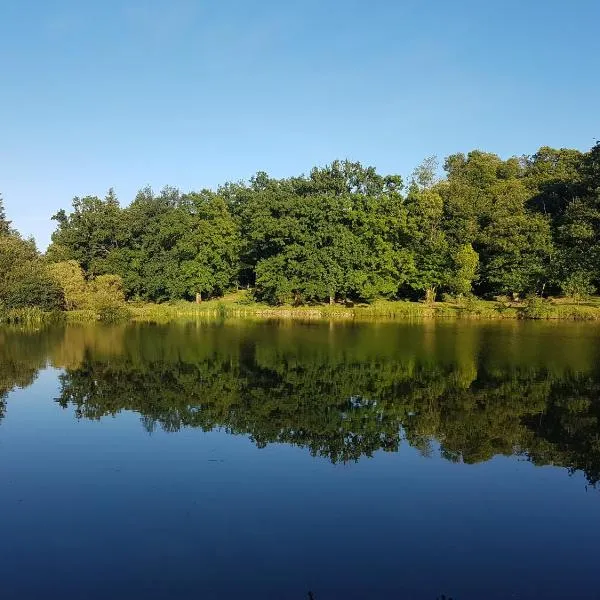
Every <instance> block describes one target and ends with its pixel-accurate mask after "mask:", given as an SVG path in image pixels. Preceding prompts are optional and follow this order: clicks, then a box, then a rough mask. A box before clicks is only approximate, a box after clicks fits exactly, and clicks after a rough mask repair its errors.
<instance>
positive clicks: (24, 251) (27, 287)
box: [0, 232, 63, 311]
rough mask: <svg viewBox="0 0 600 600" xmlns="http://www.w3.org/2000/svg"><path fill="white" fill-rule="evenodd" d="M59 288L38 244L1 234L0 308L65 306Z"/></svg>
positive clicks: (49, 308)
mask: <svg viewBox="0 0 600 600" xmlns="http://www.w3.org/2000/svg"><path fill="white" fill-rule="evenodd" d="M62 306H63V297H62V292H61V289H60V287H59V286H58V285H57V284H56V282H55V281H54V280H53V278H52V277H51V276H50V274H49V273H48V271H47V269H46V266H45V265H44V263H43V261H42V259H41V258H40V256H39V254H38V252H37V250H36V247H35V243H34V242H33V241H32V240H23V239H22V238H21V237H20V236H19V235H18V234H17V233H15V232H8V233H4V234H2V233H0V310H2V311H10V310H15V309H27V308H38V309H41V310H43V311H53V310H58V309H60V308H62Z"/></svg>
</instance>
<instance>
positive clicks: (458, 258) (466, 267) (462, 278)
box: [451, 244, 479, 296]
mask: <svg viewBox="0 0 600 600" xmlns="http://www.w3.org/2000/svg"><path fill="white" fill-rule="evenodd" d="M453 258H454V269H455V274H454V277H453V278H452V283H451V287H452V288H453V290H454V292H455V293H457V294H459V295H463V296H467V295H469V294H471V292H472V291H473V282H474V281H475V279H476V277H477V267H478V266H479V255H478V254H477V252H475V250H473V246H472V245H471V244H465V245H463V246H461V247H460V248H459V249H458V250H457V251H456V253H455V254H454V257H453Z"/></svg>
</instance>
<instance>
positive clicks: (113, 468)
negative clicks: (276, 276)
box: [0, 324, 600, 600]
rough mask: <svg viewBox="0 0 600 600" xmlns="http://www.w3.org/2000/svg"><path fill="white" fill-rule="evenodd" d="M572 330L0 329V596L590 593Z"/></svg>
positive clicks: (591, 376) (593, 424) (592, 392)
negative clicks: (0, 402)
mask: <svg viewBox="0 0 600 600" xmlns="http://www.w3.org/2000/svg"><path fill="white" fill-rule="evenodd" d="M571 327H572V329H569V328H568V327H567V326H562V327H555V328H551V327H549V326H544V327H543V326H540V327H536V326H533V325H532V324H529V325H525V326H522V325H519V326H515V325H513V326H511V327H510V328H508V327H506V326H501V325H489V326H484V325H468V324H467V325H451V324H447V325H444V326H442V325H438V326H432V325H431V324H430V325H428V326H420V325H412V326H409V325H381V324H380V325H362V326H354V327H349V326H340V325H337V326H336V328H335V330H332V329H331V328H330V327H328V326H327V325H323V326H321V325H294V326H289V325H287V326H283V325H281V326H280V325H276V324H272V325H267V324H263V325H254V326H251V325H236V324H229V325H228V324H225V325H223V324H221V325H203V326H194V327H191V326H187V327H183V326H175V325H173V326H169V327H134V326H128V327H121V328H113V329H101V328H95V329H90V328H85V329H83V328H82V329H79V330H74V329H67V330H64V329H56V330H55V329H53V330H48V331H41V332H22V331H21V332H19V331H14V330H7V331H4V332H3V333H2V334H1V335H0V342H1V343H2V350H0V367H1V368H2V373H3V375H2V379H1V380H0V381H1V382H2V383H1V385H3V386H4V387H3V388H2V387H0V397H1V396H2V392H3V389H4V396H3V397H4V401H3V413H4V416H3V418H2V420H0V486H1V487H0V519H1V524H2V526H1V535H0V584H1V590H0V597H1V598H2V599H3V600H4V599H13V598H15V599H20V600H23V599H26V598H62V599H66V598H77V599H83V598H90V599H91V598H93V599H96V598H98V599H100V598H102V599H105V598H127V599H133V598H148V599H150V598H152V599H153V598H261V599H263V598H274V599H278V598H290V599H293V598H297V599H299V600H300V599H306V598H308V597H309V592H310V593H312V595H313V597H314V598H315V599H316V600H326V599H333V598H342V599H345V598H400V599H404V598H406V599H411V598H417V599H421V598H423V599H431V600H434V599H435V598H438V597H439V596H441V595H442V594H445V595H446V596H450V597H452V598H454V599H458V600H467V599H487V598H490V599H492V598H493V599H505V598H521V599H525V598H527V599H529V598H599V597H600V587H599V586H598V579H597V572H598V568H597V565H598V558H597V549H598V545H599V541H600V491H599V490H598V489H596V488H595V487H594V484H595V482H596V481H597V477H598V473H599V472H600V470H599V469H598V465H599V464H600V461H599V457H600V441H599V440H600V435H599V432H600V425H599V423H598V414H599V412H600V407H598V403H599V402H600V399H599V398H598V396H597V395H596V394H597V391H598V389H600V385H599V384H600V377H599V376H598V370H597V362H596V359H597V350H598V347H599V345H600V344H599V339H598V331H597V330H593V329H590V328H587V329H583V328H581V327H577V326H575V325H572V326H571ZM494 340H495V341H494ZM552 340H554V341H555V343H551V342H552ZM509 343H510V347H511V348H512V352H510V353H507V352H506V348H507V345H508V344H509ZM536 349H538V350H539V351H537V350H536ZM15 386H22V387H20V388H19V387H15ZM594 436H596V437H594Z"/></svg>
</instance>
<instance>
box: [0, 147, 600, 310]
mask: <svg viewBox="0 0 600 600" xmlns="http://www.w3.org/2000/svg"><path fill="white" fill-rule="evenodd" d="M444 168H445V171H446V176H445V178H442V179H440V178H439V177H438V172H437V162H436V160H435V158H434V157H431V158H429V159H426V160H425V161H424V162H423V163H422V164H421V165H420V166H418V167H417V168H416V169H415V171H414V173H413V177H412V180H411V184H410V186H409V189H408V191H407V192H406V193H405V192H404V191H403V183H402V178H401V177H400V176H399V175H395V174H388V175H385V174H380V173H378V172H377V171H376V170H375V169H374V168H373V167H369V166H363V165H361V164H360V163H358V162H351V161H348V160H346V161H334V162H332V163H331V164H329V165H326V166H324V167H315V168H313V169H312V170H311V171H310V173H309V174H308V175H301V176H296V177H289V178H283V179H275V178H271V177H269V176H268V175H267V174H266V173H264V172H259V173H257V174H256V175H255V176H254V177H253V178H251V179H250V181H249V182H247V183H245V182H240V183H227V184H225V185H223V186H221V187H220V188H218V189H217V190H216V191H210V190H201V191H200V192H190V193H186V194H183V193H181V192H180V191H179V190H177V189H176V188H171V187H166V188H164V189H163V190H161V191H160V192H159V193H158V194H156V193H154V192H153V191H152V190H151V189H150V188H144V189H142V190H140V191H139V192H138V194H137V195H136V197H135V198H134V200H133V202H131V204H130V205H128V206H126V207H121V206H120V204H119V201H118V200H117V198H116V196H115V194H114V192H113V191H112V190H109V192H108V193H107V195H106V197H105V198H104V199H100V198H98V197H96V196H86V197H83V198H75V199H74V200H73V210H72V211H71V213H70V214H67V213H66V212H65V211H59V212H58V213H57V214H56V215H55V216H54V219H55V220H56V221H57V223H58V225H57V229H56V231H55V232H54V234H53V236H52V244H51V245H50V247H49V249H48V252H47V256H46V258H47V260H48V261H49V262H52V263H58V264H63V266H61V267H52V269H53V280H54V281H58V282H59V284H60V287H61V289H62V290H63V294H65V302H66V305H67V307H68V308H71V309H75V310H89V309H90V308H91V307H92V304H91V303H90V302H88V300H87V299H86V298H87V295H88V291H82V288H83V287H85V286H84V285H83V284H82V282H81V274H82V273H83V278H84V279H85V280H86V281H88V282H89V281H93V280H94V279H95V278H97V277H98V276H102V275H108V274H114V275H118V276H120V277H121V280H122V282H123V291H124V294H125V298H126V299H127V300H140V301H149V302H169V301H177V300H186V301H187V300H192V301H193V300H195V299H197V300H198V301H200V300H202V301H204V300H210V299H213V298H219V297H222V296H223V295H225V294H227V293H228V292H230V291H231V290H234V289H237V288H238V286H243V287H250V288H252V293H253V297H254V298H255V299H257V300H258V301H261V302H267V303H270V304H272V305H284V304H294V305H306V304H308V305H315V304H322V303H328V304H330V305H335V304H336V303H338V304H345V303H347V302H350V303H355V302H367V303H372V302H375V301H378V300H388V299H413V300H414V299H417V298H425V300H426V301H427V303H428V304H433V303H434V302H435V300H436V299H437V298H438V297H439V296H440V295H442V296H443V294H445V293H450V294H453V295H455V296H457V297H460V296H467V295H469V294H473V293H474V294H476V295H477V296H479V297H482V298H490V297H491V298H493V297H496V296H498V295H506V296H510V297H512V298H513V299H518V298H522V297H525V296H527V295H529V294H536V295H553V296H556V295H557V294H559V293H560V292H563V293H566V294H568V295H572V296H573V297H574V298H575V299H576V300H579V299H581V298H584V297H585V296H586V295H588V294H589V293H590V292H591V291H592V290H593V289H598V288H600V175H599V173H600V144H596V145H595V146H594V147H593V148H592V149H591V150H590V151H589V152H585V153H582V152H579V151H578V150H569V149H564V148H562V149H553V148H548V147H541V148H540V149H539V150H538V152H536V153H535V154H534V155H533V156H529V157H527V156H526V157H511V158H508V159H507V160H503V159H501V158H500V157H499V156H497V155H495V154H491V153H488V152H482V151H480V150H473V151H471V152H469V153H468V154H453V155H451V156H449V157H447V159H446V161H445V163H444ZM0 232H4V233H3V234H2V235H4V236H5V237H9V238H11V239H16V238H15V237H14V236H15V235H16V234H14V232H12V231H11V229H10V224H9V221H7V220H6V217H5V216H4V212H3V208H2V204H1V201H0ZM11 236H12V237H11ZM23 243H25V242H23ZM38 258H39V257H38ZM36 260H37V259H36ZM72 261H74V262H72ZM33 262H35V261H33ZM28 264H29V267H27V268H25V267H23V269H24V272H23V273H21V274H20V275H18V279H19V280H20V281H21V284H20V286H21V287H20V291H19V290H17V288H18V286H17V285H16V284H15V285H13V284H10V285H9V287H10V288H11V289H12V290H13V291H12V292H11V293H12V297H11V299H9V302H10V303H11V304H13V305H17V304H19V305H22V304H23V303H24V302H25V298H26V297H27V295H31V296H32V298H34V299H33V300H31V302H32V303H34V304H36V305H37V304H43V305H44V306H47V305H51V304H53V302H54V300H53V298H54V296H53V294H55V290H56V286H54V291H52V286H50V287H45V286H43V285H39V283H40V277H39V276H38V275H36V274H32V270H31V269H32V268H33V269H34V270H35V268H34V267H31V265H32V264H33V263H32V262H31V260H30V261H29V263H28ZM66 264H68V265H70V266H69V267H66V266H65V265H66ZM75 264H77V265H79V267H80V268H81V269H82V272H79V271H77V269H76V268H75ZM16 268H17V267H16V266H13V267H11V269H12V270H13V271H14V270H15V269H16ZM19 268H20V267H19ZM27 282H28V283H27ZM38 294H39V295H40V298H39V300H38V299H37V295H38ZM92 308H93V307H92ZM507 312H510V311H507Z"/></svg>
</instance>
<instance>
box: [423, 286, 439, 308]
mask: <svg viewBox="0 0 600 600" xmlns="http://www.w3.org/2000/svg"><path fill="white" fill-rule="evenodd" d="M435 293H436V288H435V287H430V288H427V289H426V290H425V302H427V304H433V303H434V302H435Z"/></svg>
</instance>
